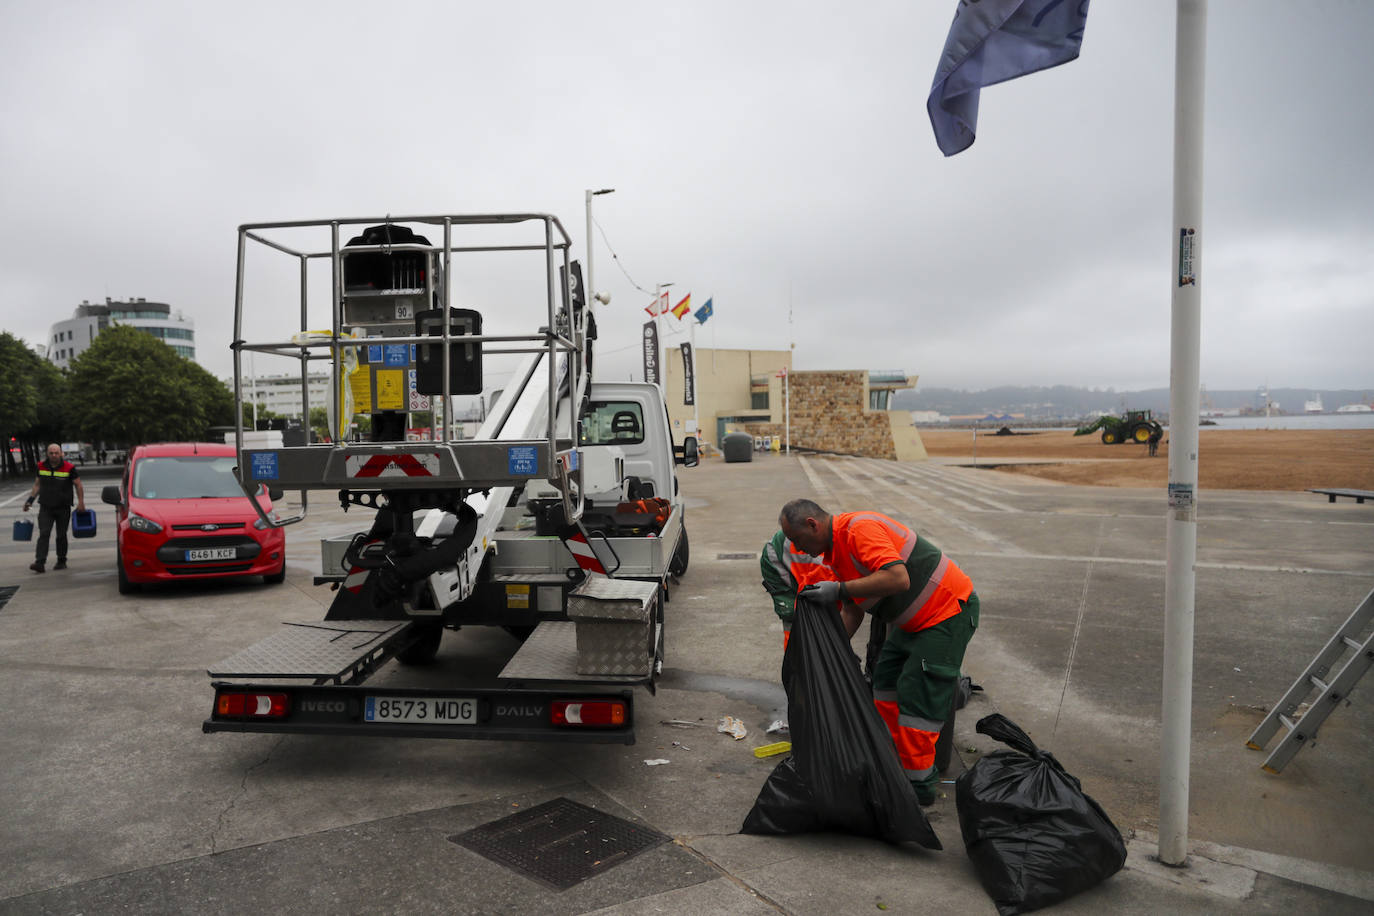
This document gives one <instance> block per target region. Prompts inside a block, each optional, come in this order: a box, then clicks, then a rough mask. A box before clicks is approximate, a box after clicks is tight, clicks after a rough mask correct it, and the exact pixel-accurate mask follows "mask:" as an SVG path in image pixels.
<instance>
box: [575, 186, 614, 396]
mask: <svg viewBox="0 0 1374 916" xmlns="http://www.w3.org/2000/svg"><path fill="white" fill-rule="evenodd" d="M614 193H615V188H602V189H601V190H600V191H593V190H591V189H590V188H589V189H587V276H586V277H584V278H583V280H584V282H586V284H587V288H586V289H584V290H583V291H582V298H583V300H584V301H586V303H587V313H588V314H591V310H592V307H593V303H595V302H596V287H595V286H594V285H593V284H592V249H593V248H594V247H595V246H594V245H593V244H592V198H593V197H598V196H600V195H602V194H614ZM586 345H587V344H586V342H585V341H584V342H583V346H584V347H585V346H586ZM582 358H583V359H585V358H586V357H585V356H584V357H582ZM587 381H588V382H590V381H591V379H588V380H587Z"/></svg>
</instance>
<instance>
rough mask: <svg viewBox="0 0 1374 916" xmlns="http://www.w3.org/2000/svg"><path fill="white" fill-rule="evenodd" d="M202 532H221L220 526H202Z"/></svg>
mask: <svg viewBox="0 0 1374 916" xmlns="http://www.w3.org/2000/svg"><path fill="white" fill-rule="evenodd" d="M200 530H201V531H218V530H219V525H201V526H200Z"/></svg>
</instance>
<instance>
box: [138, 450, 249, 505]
mask: <svg viewBox="0 0 1374 916" xmlns="http://www.w3.org/2000/svg"><path fill="white" fill-rule="evenodd" d="M236 463H237V462H236V460H235V459H234V457H233V456H231V455H223V456H203V455H194V456H192V455H187V456H158V457H150V458H144V459H143V460H142V461H140V462H139V463H138V467H136V468H134V487H133V490H134V496H136V497H137V498H139V499H205V498H207V497H223V498H228V497H233V496H237V497H239V498H240V499H242V498H243V490H242V489H240V488H239V484H238V481H237V480H236V479H235V478H234V465H235V464H236Z"/></svg>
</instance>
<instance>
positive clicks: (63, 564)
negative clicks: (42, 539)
mask: <svg viewBox="0 0 1374 916" xmlns="http://www.w3.org/2000/svg"><path fill="white" fill-rule="evenodd" d="M52 568H53V569H66V568H67V558H66V557H58V558H57V562H56V563H54V564H53V565H52Z"/></svg>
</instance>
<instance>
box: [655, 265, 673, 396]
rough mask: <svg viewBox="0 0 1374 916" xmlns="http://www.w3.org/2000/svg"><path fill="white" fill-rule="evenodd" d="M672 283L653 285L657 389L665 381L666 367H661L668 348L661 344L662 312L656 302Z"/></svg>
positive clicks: (661, 386) (662, 385)
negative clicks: (656, 344)
mask: <svg viewBox="0 0 1374 916" xmlns="http://www.w3.org/2000/svg"><path fill="white" fill-rule="evenodd" d="M672 285H673V284H672V283H655V284H654V335H655V336H656V337H657V338H658V347H656V348H655V350H654V358H655V359H657V360H658V387H659V388H663V387H664V384H663V383H664V382H666V381H667V380H668V379H667V366H665V365H663V354H664V353H666V352H667V350H668V348H667V346H666V345H665V344H664V342H663V322H661V321H659V319H660V318H662V317H663V310H662V309H661V308H659V307H658V300H659V299H660V298H662V296H663V291H664V290H665V289H667V288H668V287H670V286H672Z"/></svg>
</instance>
